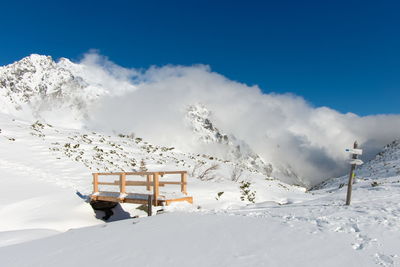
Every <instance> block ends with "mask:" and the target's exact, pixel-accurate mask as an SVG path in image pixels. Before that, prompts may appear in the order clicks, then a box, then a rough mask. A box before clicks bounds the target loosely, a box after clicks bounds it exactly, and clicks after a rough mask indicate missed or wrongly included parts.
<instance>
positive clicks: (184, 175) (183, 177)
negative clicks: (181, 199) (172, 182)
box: [181, 172, 187, 195]
mask: <svg viewBox="0 0 400 267" xmlns="http://www.w3.org/2000/svg"><path fill="white" fill-rule="evenodd" d="M186 185H187V172H182V173H181V192H182V193H184V194H185V195H187V191H186V189H187V186H186Z"/></svg>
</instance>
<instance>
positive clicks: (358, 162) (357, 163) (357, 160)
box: [350, 159, 364, 165]
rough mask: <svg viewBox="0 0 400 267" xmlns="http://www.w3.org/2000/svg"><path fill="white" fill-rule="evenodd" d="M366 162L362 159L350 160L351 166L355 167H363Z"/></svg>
mask: <svg viewBox="0 0 400 267" xmlns="http://www.w3.org/2000/svg"><path fill="white" fill-rule="evenodd" d="M363 163H364V162H363V161H362V160H361V159H352V160H350V164H351V165H353V164H355V165H362V164H363Z"/></svg>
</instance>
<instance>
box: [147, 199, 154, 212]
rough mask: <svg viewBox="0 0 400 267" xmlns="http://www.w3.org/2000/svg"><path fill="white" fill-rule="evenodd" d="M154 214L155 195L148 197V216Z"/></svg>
mask: <svg viewBox="0 0 400 267" xmlns="http://www.w3.org/2000/svg"><path fill="white" fill-rule="evenodd" d="M151 215H153V196H152V195H149V196H148V197H147V216H151Z"/></svg>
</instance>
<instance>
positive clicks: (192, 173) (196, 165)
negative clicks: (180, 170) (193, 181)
mask: <svg viewBox="0 0 400 267" xmlns="http://www.w3.org/2000/svg"><path fill="white" fill-rule="evenodd" d="M204 164H205V163H204V162H202V161H198V162H196V164H195V165H194V166H193V169H192V171H191V173H190V176H192V177H195V176H196V172H197V171H198V170H199V169H200V168H201V167H202V166H203V165H204Z"/></svg>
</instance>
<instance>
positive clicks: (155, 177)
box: [153, 172, 160, 206]
mask: <svg viewBox="0 0 400 267" xmlns="http://www.w3.org/2000/svg"><path fill="white" fill-rule="evenodd" d="M159 175H160V174H159V173H158V172H155V173H154V174H153V198H154V206H157V204H158V203H157V200H158V196H159V194H160V190H159V188H158V186H159V183H158V181H159Z"/></svg>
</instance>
